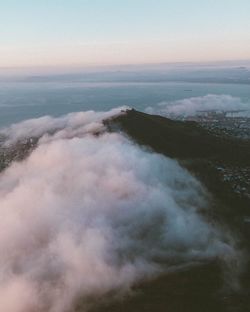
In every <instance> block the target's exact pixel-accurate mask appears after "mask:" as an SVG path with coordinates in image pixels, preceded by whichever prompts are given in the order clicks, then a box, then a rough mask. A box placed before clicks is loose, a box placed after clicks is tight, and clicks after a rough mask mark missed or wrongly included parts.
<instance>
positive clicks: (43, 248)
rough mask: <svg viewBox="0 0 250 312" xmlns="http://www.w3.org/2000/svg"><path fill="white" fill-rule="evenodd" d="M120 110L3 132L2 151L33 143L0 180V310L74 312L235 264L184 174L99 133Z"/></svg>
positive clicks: (202, 197) (120, 138)
mask: <svg viewBox="0 0 250 312" xmlns="http://www.w3.org/2000/svg"><path fill="white" fill-rule="evenodd" d="M120 111H121V109H117V110H113V111H111V112H106V113H95V112H85V113H84V112H82V113H75V114H69V115H66V116H64V117H61V118H52V117H44V118H39V119H33V120H29V121H24V122H22V123H20V124H16V125H13V126H11V127H10V128H7V129H5V130H4V131H3V132H4V135H5V136H6V139H7V142H8V143H7V144H6V145H5V146H13V144H15V143H16V142H17V141H20V140H23V139H24V138H26V137H29V136H39V137H40V140H39V142H38V146H37V147H36V148H35V149H34V150H33V151H32V153H31V154H30V155H29V156H28V157H27V158H26V159H25V160H23V161H21V162H13V163H12V164H11V165H10V166H9V167H8V168H7V169H5V170H4V171H3V172H2V173H1V174H0V201H1V206H0V213H1V218H0V222H1V224H0V272H1V273H0V304H1V310H2V311H5V312H33V311H34V312H36V311H39V312H40V311H41V312H45V311H46V312H64V311H65V312H66V311H71V310H72V309H73V307H74V305H75V304H76V302H77V301H78V300H79V299H81V300H82V302H83V308H84V303H87V302H88V303H89V300H90V299H89V298H95V297H98V296H102V295H104V294H106V293H107V292H108V291H110V290H114V291H117V292H126V291H128V290H129V289H130V287H131V286H132V285H133V284H134V283H135V282H138V281H141V280H145V279H148V278H152V277H154V276H156V275H159V274H162V273H164V272H167V271H168V270H171V271H173V270H178V269H179V268H181V267H183V266H186V265H189V264H195V263H200V262H202V261H207V260H209V259H214V258H218V259H220V260H221V261H224V262H225V263H226V262H228V261H229V262H230V261H231V259H233V258H235V257H236V252H235V250H234V247H233V243H232V240H231V238H230V237H229V235H228V234H226V233H224V232H223V231H222V230H221V229H220V228H219V227H218V226H216V225H212V224H211V223H210V222H208V221H207V220H206V219H205V218H204V217H203V216H202V211H203V210H204V209H207V205H208V203H207V194H206V191H205V190H204V189H203V187H202V185H201V184H200V183H199V182H198V181H197V180H196V179H195V178H194V177H193V176H191V175H190V173H188V172H187V171H186V170H185V169H183V168H182V167H181V166H180V165H179V164H178V163H177V162H176V161H175V160H172V159H169V158H166V157H164V156H162V155H159V154H156V153H153V152H150V151H147V150H146V149H145V148H142V147H139V146H138V145H136V144H135V143H133V142H132V141H131V140H129V139H128V138H126V137H125V136H124V135H123V134H122V133H116V134H115V133H107V132H106V131H105V127H104V125H103V123H102V119H105V118H110V117H111V116H113V115H116V114H119V113H120ZM93 131H94V133H95V134H93ZM96 132H98V135H96ZM86 309H87V305H86V308H85V310H86Z"/></svg>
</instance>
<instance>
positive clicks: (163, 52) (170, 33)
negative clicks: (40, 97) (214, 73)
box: [0, 0, 250, 68]
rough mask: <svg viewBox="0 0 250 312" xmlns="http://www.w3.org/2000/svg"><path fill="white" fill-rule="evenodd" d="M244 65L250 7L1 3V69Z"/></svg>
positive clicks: (158, 0) (191, 1) (162, 1)
mask: <svg viewBox="0 0 250 312" xmlns="http://www.w3.org/2000/svg"><path fill="white" fill-rule="evenodd" d="M236 59H237V60H240V59H250V1H249V0H0V67H1V68H9V67H10V68H11V67H25V66H73V67H74V66H92V65H115V64H142V63H162V62H196V61H197V62H202V61H215V60H216V61H217V60H236Z"/></svg>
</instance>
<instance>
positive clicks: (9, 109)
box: [0, 81, 250, 128]
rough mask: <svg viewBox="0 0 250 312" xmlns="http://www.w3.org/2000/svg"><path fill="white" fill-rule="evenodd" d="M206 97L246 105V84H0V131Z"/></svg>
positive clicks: (248, 98) (249, 93) (248, 90)
mask: <svg viewBox="0 0 250 312" xmlns="http://www.w3.org/2000/svg"><path fill="white" fill-rule="evenodd" d="M208 94H215V95H231V96H233V97H238V98H240V99H241V100H242V101H243V102H248V103H249V109H250V85H249V84H248V85H247V84H239V83H235V84H234V83H232V84H231V83H197V82H195V83H194V82H174V81H173V82H155V83H152V82H117V83H116V82H98V83H97V82H65V81H53V82H38V81H35V82H33V81H31V82H30V81H25V82H23V81H21V82H12V81H11V82H3V81H2V82H0V128H3V127H6V126H9V125H10V124H12V123H17V122H20V121H22V120H25V119H30V118H37V117H41V116H44V115H51V116H55V117H56V116H60V115H64V114H67V113H70V112H78V111H87V110H94V111H107V110H110V109H112V108H114V107H119V106H124V105H126V106H129V107H131V108H134V109H136V110H140V111H145V110H146V108H147V107H149V106H150V107H154V106H155V105H157V104H159V103H161V102H166V103H168V102H169V103H170V102H173V101H176V100H182V99H187V98H192V97H200V96H205V95H208Z"/></svg>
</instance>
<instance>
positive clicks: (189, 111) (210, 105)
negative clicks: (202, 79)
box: [146, 94, 250, 117]
mask: <svg viewBox="0 0 250 312" xmlns="http://www.w3.org/2000/svg"><path fill="white" fill-rule="evenodd" d="M202 110H221V111H230V110H242V111H244V112H242V113H240V115H241V116H250V103H249V102H243V101H242V100H241V99H240V98H237V97H232V96H231V95H216V94H208V95H205V96H201V97H191V98H186V99H183V100H178V101H172V102H161V103H159V104H158V105H157V106H155V107H148V108H147V109H146V112H148V113H150V114H159V115H163V116H169V117H180V116H182V117H187V116H194V115H197V114H198V113H199V111H202Z"/></svg>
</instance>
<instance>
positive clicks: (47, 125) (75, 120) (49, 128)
mask: <svg viewBox="0 0 250 312" xmlns="http://www.w3.org/2000/svg"><path fill="white" fill-rule="evenodd" d="M126 109H128V107H127V106H124V107H119V108H114V109H112V110H110V111H108V112H95V111H86V112H77V113H70V114H67V115H64V116H62V117H57V118H53V117H51V116H43V117H40V118H33V119H28V120H24V121H22V122H19V123H16V124H13V125H11V126H10V127H7V128H3V129H1V130H0V135H1V136H3V137H5V140H6V141H5V145H6V146H8V145H13V144H15V143H17V142H18V141H22V140H25V139H27V138H30V137H37V138H39V137H41V136H42V135H44V134H46V133H47V134H54V133H57V136H58V137H64V136H67V135H68V136H79V135H84V134H86V133H89V132H94V131H102V130H105V127H104V126H103V123H102V121H103V120H104V119H108V118H110V117H115V116H117V115H120V114H122V111H124V110H126Z"/></svg>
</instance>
